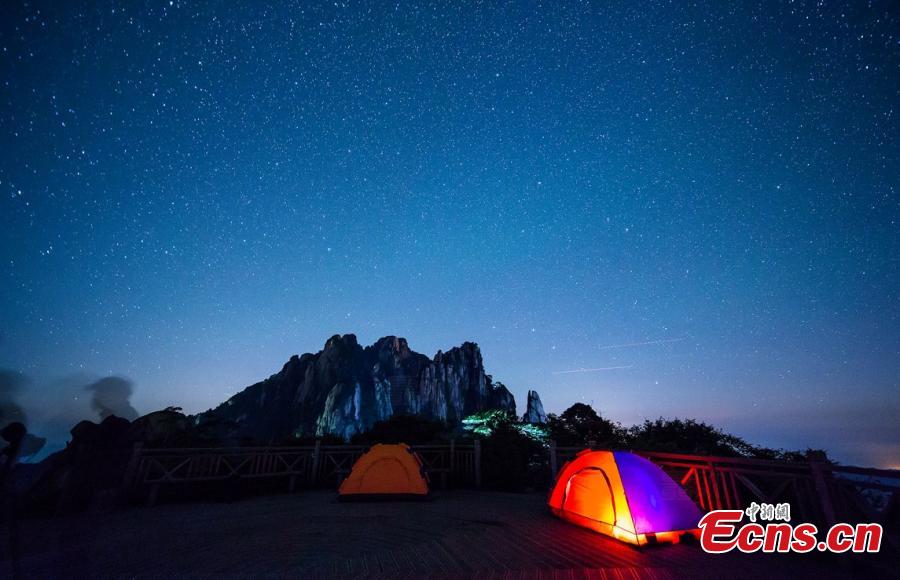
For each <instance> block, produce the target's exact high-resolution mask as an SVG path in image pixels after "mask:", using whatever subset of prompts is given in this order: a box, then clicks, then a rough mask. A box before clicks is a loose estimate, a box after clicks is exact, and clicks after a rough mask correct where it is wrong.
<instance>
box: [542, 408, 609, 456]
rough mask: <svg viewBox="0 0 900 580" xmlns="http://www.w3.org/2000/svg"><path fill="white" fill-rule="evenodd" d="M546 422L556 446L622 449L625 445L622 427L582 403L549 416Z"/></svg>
mask: <svg viewBox="0 0 900 580" xmlns="http://www.w3.org/2000/svg"><path fill="white" fill-rule="evenodd" d="M547 421H548V427H549V430H550V438H551V439H553V440H554V441H556V444H557V445H562V446H577V445H584V446H588V445H594V446H598V447H622V446H624V444H625V430H624V429H623V428H622V426H621V425H619V424H618V423H614V422H612V421H609V420H607V419H604V418H603V417H601V416H600V415H599V414H598V413H597V412H596V411H595V410H594V409H593V408H592V407H591V406H590V405H585V404H584V403H575V404H574V405H572V406H571V407H569V408H568V409H566V410H565V411H563V412H562V414H561V415H559V416H557V415H553V414H551V415H549V416H548V418H547Z"/></svg>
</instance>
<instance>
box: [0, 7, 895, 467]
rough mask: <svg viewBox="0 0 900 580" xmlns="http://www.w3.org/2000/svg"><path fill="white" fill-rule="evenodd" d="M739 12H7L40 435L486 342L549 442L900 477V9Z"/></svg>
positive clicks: (28, 392) (4, 166) (7, 129)
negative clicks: (354, 363) (331, 345)
mask: <svg viewBox="0 0 900 580" xmlns="http://www.w3.org/2000/svg"><path fill="white" fill-rule="evenodd" d="M735 4H736V3H723V2H699V3H689V2H623V3H616V4H615V5H612V6H609V5H607V3H596V4H592V3H568V2H563V3H557V2H550V3H544V4H540V3H533V2H510V3H506V4H496V5H495V4H493V3H480V2H479V3H473V2H447V3H437V4H431V3H429V4H426V3H405V2H400V3H385V2H371V3H360V2H348V3H344V2H337V3H327V4H321V5H320V4H312V3H305V2H303V3H283V4H269V3H263V2H249V3H234V2H184V1H175V2H170V1H168V0H166V1H162V2H160V1H147V2H134V3H128V2H126V3H119V2H110V3H105V2H104V3H85V2H44V1H39V2H29V3H20V2H16V1H10V2H3V3H2V5H0V79H2V85H0V103H2V107H0V223H2V228H0V268H2V270H0V367H3V368H7V369H12V370H15V371H18V372H21V373H24V374H25V375H26V376H27V378H28V380H29V381H30V384H29V385H28V386H27V388H25V389H24V390H23V394H22V404H23V405H24V406H25V408H26V410H27V412H28V414H29V417H31V419H32V420H33V421H34V425H33V427H34V430H35V431H38V432H41V431H42V430H43V432H45V433H47V432H49V431H50V430H52V425H54V424H57V425H62V424H63V423H65V422H66V421H68V419H70V418H71V416H72V415H78V414H83V416H85V417H88V416H92V415H91V413H92V411H91V409H90V407H89V404H88V400H87V399H88V397H87V396H86V395H85V393H84V390H83V388H81V387H77V388H76V386H77V385H84V384H87V383H90V382H91V381H94V380H97V379H98V378H100V377H103V376H107V375H118V376H122V377H126V378H127V379H129V380H130V381H132V382H133V383H134V396H133V398H132V404H133V405H134V407H135V408H136V409H138V410H139V411H141V412H148V411H151V410H155V409H159V408H163V407H166V406H168V405H180V406H182V407H184V408H185V410H186V411H190V412H196V411H201V410H205V409H207V408H209V407H211V406H213V405H215V404H217V403H219V402H221V401H223V400H224V399H225V398H227V397H228V396H230V395H231V394H233V393H235V392H236V391H237V390H239V389H241V388H243V387H244V386H246V385H249V384H251V383H253V382H255V381H257V380H260V379H262V378H265V377H267V376H269V375H270V374H271V373H273V372H276V371H277V370H279V369H280V368H281V365H282V364H283V363H284V362H285V361H286V360H287V359H288V358H289V357H290V355H292V354H295V353H302V352H307V351H313V352H314V351H316V350H318V349H320V348H321V347H322V345H323V344H324V342H325V340H326V339H327V338H328V337H329V336H331V335H332V334H335V333H345V332H353V333H355V334H357V336H358V337H359V340H360V342H361V343H363V344H369V343H371V342H373V341H374V340H376V339H377V338H379V337H381V336H383V335H388V334H396V335H401V336H405V337H407V338H408V339H409V341H410V346H411V347H412V348H413V349H415V350H417V351H419V352H422V353H425V354H427V355H429V356H430V355H433V354H434V352H435V351H436V350H437V349H439V348H443V349H447V348H449V347H452V346H454V345H458V344H460V343H461V342H463V341H464V340H472V341H475V342H478V343H479V344H480V346H481V347H482V350H483V353H484V356H485V361H486V365H487V368H488V371H489V372H491V373H492V374H493V375H494V377H495V379H499V380H501V381H503V382H504V383H506V384H507V385H508V386H509V388H510V389H511V390H512V392H513V393H514V394H515V395H516V399H517V402H518V404H519V407H520V412H521V409H522V407H523V406H524V403H525V393H526V391H527V389H529V388H534V389H537V390H538V391H539V392H540V394H541V396H542V398H543V400H544V405H545V407H546V408H547V410H548V411H550V412H560V411H562V410H563V409H565V408H566V407H568V406H569V405H570V404H571V403H574V402H576V401H583V402H588V403H591V404H592V405H594V407H595V408H597V409H598V410H599V411H600V412H601V413H602V414H603V415H604V416H607V417H610V418H612V419H615V420H619V421H622V422H625V423H627V424H630V423H633V422H637V421H640V420H642V419H643V418H645V417H647V418H655V417H658V416H660V415H663V416H669V417H674V416H678V417H694V418H698V419H703V420H706V421H709V422H712V423H714V424H715V425H717V426H720V427H722V428H723V429H725V430H727V431H729V432H733V433H735V434H737V435H740V436H743V437H746V438H747V439H749V440H750V441H752V442H754V443H758V444H763V445H769V446H774V447H787V448H805V447H807V446H813V447H824V448H826V449H828V450H829V451H830V452H831V453H832V455H833V456H834V457H835V458H837V459H838V460H841V461H845V462H849V463H855V464H867V465H879V466H894V467H900V421H898V420H897V417H898V416H900V320H898V318H900V294H898V288H900V268H898V256H900V235H898V219H900V198H898V193H897V187H898V182H900V180H898V177H900V169H898V168H900V148H898V139H897V135H898V122H897V115H898V111H897V108H898V103H900V97H898V95H900V35H898V32H900V14H898V10H897V4H896V3H895V2H877V1H875V2H845V3H839V2H783V3H776V2H760V3H741V5H739V6H738V5H735ZM571 371H576V372H571ZM63 409H64V410H63ZM70 426H71V423H68V424H66V426H65V429H67V428H68V427H70ZM65 429H63V432H64V431H65Z"/></svg>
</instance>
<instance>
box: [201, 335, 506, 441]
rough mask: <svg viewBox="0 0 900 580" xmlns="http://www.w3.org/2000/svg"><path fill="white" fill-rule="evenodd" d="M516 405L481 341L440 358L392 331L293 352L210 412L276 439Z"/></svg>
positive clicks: (248, 432)
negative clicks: (491, 369) (495, 377)
mask: <svg viewBox="0 0 900 580" xmlns="http://www.w3.org/2000/svg"><path fill="white" fill-rule="evenodd" d="M486 409H502V410H506V411H510V412H512V413H515V409H516V402H515V399H514V397H513V396H512V394H511V393H510V392H509V391H508V390H507V389H506V388H504V387H502V386H494V385H493V383H492V381H491V379H490V376H489V375H487V373H486V372H485V369H484V363H483V360H482V356H481V350H480V349H479V348H478V345H477V344H475V343H474V342H464V343H463V344H462V345H460V346H456V347H453V348H451V349H450V350H448V351H446V352H443V351H440V350H439V351H438V352H437V354H436V355H435V357H434V359H429V358H428V357H426V356H425V355H422V354H420V353H417V352H415V351H413V350H411V349H410V348H409V345H408V344H407V341H406V339H405V338H402V337H398V336H394V335H388V336H385V337H382V338H380V339H378V340H377V341H375V343H374V344H372V345H371V346H368V347H365V348H363V347H361V346H360V345H359V343H358V342H357V340H356V335H354V334H344V335H340V334H336V335H334V336H332V337H331V338H329V339H328V340H327V341H326V342H325V345H324V347H323V349H322V350H321V351H319V352H318V353H315V354H310V353H307V354H303V355H301V356H297V355H294V356H292V357H291V359H290V360H289V361H288V362H287V363H286V364H285V365H284V368H283V369H282V372H280V373H278V374H275V375H272V376H271V377H269V378H268V379H266V380H264V381H262V382H259V383H256V384H255V385H252V386H250V387H247V388H246V389H244V390H243V391H241V392H240V393H238V394H236V395H235V396H233V397H231V398H230V399H229V400H228V401H226V402H225V403H223V404H222V405H220V406H219V407H217V408H216V409H214V410H212V411H208V412H207V413H205V414H204V415H203V416H201V419H202V418H203V417H204V416H219V417H221V418H225V419H228V420H231V421H234V422H235V423H237V425H238V430H239V431H240V433H241V435H243V436H246V437H250V438H253V439H256V440H260V441H277V440H281V439H284V438H286V437H289V436H291V435H316V436H321V435H337V436H340V437H343V438H345V439H346V438H349V437H350V436H352V435H353V434H355V433H358V432H361V431H364V430H366V429H368V428H369V427H371V426H372V425H373V424H374V423H375V422H377V421H383V420H385V419H387V418H389V417H391V416H393V415H395V414H412V415H418V416H421V417H423V418H427V419H433V420H438V421H444V422H447V423H449V424H458V423H459V422H460V421H462V419H463V418H464V417H466V416H468V415H470V414H472V413H475V412H478V411H483V410H486Z"/></svg>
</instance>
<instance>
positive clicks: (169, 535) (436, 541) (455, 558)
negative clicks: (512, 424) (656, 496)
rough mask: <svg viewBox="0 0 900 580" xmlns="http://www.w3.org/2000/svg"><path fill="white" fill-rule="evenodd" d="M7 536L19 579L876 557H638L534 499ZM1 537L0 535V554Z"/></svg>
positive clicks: (714, 570) (162, 518)
mask: <svg viewBox="0 0 900 580" xmlns="http://www.w3.org/2000/svg"><path fill="white" fill-rule="evenodd" d="M19 527H20V531H19V534H18V535H19V539H20V544H21V546H22V548H21V553H22V557H21V559H20V561H21V564H22V569H23V575H24V577H25V578H54V577H139V578H151V577H153V578H155V577H166V578H171V577H174V576H178V577H192V578H193V577H217V578H218V577H250V576H252V577H260V576H263V577H283V576H290V577H302V578H310V577H330V578H344V577H381V578H420V577H438V578H444V577H446V578H465V577H477V578H683V577H692V578H696V577H728V578H729V579H733V578H773V577H785V578H804V577H810V576H815V577H818V578H820V579H821V578H831V577H835V578H837V577H847V575H848V573H849V574H853V575H856V574H861V575H866V576H869V577H872V576H873V575H876V576H877V575H879V574H878V573H877V570H885V569H888V568H885V564H884V562H883V556H877V557H870V558H869V559H868V561H867V560H866V559H865V558H854V559H853V560H854V563H853V564H849V562H850V560H851V558H850V557H845V556H835V555H830V556H823V555H821V554H812V555H808V556H798V555H789V556H785V555H764V554H756V555H744V554H729V555H724V556H711V555H708V554H705V553H704V552H703V551H702V550H701V549H700V548H699V547H698V546H696V545H688V544H682V545H675V546H658V547H651V548H646V549H643V550H638V549H636V548H632V547H630V546H627V545H624V544H621V543H619V542H617V541H615V540H612V539H608V538H606V537H604V536H600V535H597V534H594V533H592V532H588V531H586V530H582V529H581V528H577V527H574V526H571V525H569V524H566V523H564V522H562V521H559V520H557V519H556V518H554V517H552V516H551V515H549V513H548V512H547V511H546V509H545V507H544V498H543V496H542V495H539V494H503V493H491V492H476V491H455V492H444V493H439V494H437V495H436V496H435V497H433V498H431V499H430V500H427V501H422V502H377V503H350V504H348V503H338V502H337V501H336V497H335V494H334V492H325V491H314V492H302V493H298V494H292V495H280V496H271V497H263V498H255V499H247V500H243V501H238V502H234V503H199V504H198V503H193V504H167V505H160V506H156V507H152V508H131V509H127V510H121V511H110V512H107V513H97V512H94V513H89V514H82V515H78V516H71V517H64V518H56V519H45V520H26V521H24V522H21V523H20V526H19ZM7 533H8V532H7V529H6V528H3V529H2V530H0V536H2V541H3V544H4V546H3V547H4V548H6V547H7V546H8V545H9V538H8V536H7ZM842 561H843V562H842ZM10 564H11V563H10V561H9V556H8V551H7V550H6V549H4V550H3V556H2V559H0V577H9V575H10V570H11V567H10ZM871 564H874V565H876V566H877V568H874V569H873V568H870V567H869V566H870V565H871ZM848 566H849V567H848Z"/></svg>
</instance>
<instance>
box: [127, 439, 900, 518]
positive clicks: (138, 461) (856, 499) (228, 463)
mask: <svg viewBox="0 0 900 580" xmlns="http://www.w3.org/2000/svg"><path fill="white" fill-rule="evenodd" d="M411 447H412V449H413V451H415V452H417V453H418V454H419V457H421V459H422V463H423V466H424V470H425V472H426V473H427V474H428V476H429V479H430V480H431V484H432V486H434V487H440V488H446V487H476V488H477V487H481V467H482V466H481V443H480V441H478V440H476V441H475V442H474V443H466V444H457V443H456V442H455V441H451V442H450V443H445V444H436V445H413V446H411ZM367 449H368V447H367V446H363V445H323V444H321V442H317V443H316V445H314V446H306V447H233V448H180V449H149V448H142V447H140V446H138V447H136V448H135V450H134V454H133V455H132V458H131V461H130V462H129V465H128V469H127V473H126V475H125V482H126V487H127V490H128V492H129V493H131V494H132V495H139V496H143V497H145V498H147V499H148V500H149V501H150V502H151V503H152V502H154V501H155V500H156V497H157V494H158V493H159V491H160V489H161V487H163V486H169V485H172V484H190V483H194V484H196V483H202V482H216V481H219V482H228V481H241V480H253V479H278V478H281V479H284V480H285V481H286V483H287V488H288V489H289V490H290V491H293V490H295V489H296V488H297V487H310V488H314V487H327V488H331V489H334V488H336V487H337V486H338V485H340V482H341V481H343V479H344V478H345V477H346V476H347V475H348V474H349V473H350V469H351V468H352V466H353V463H354V462H355V461H356V460H357V459H358V458H359V456H360V455H362V454H363V453H365V451H366V450H367ZM582 449H583V448H582V447H557V446H556V445H555V444H553V443H552V442H551V443H550V444H549V446H548V447H547V450H548V454H547V463H548V467H549V469H550V471H551V473H552V475H553V476H554V477H555V475H556V473H557V472H558V470H559V469H560V468H561V467H562V465H563V464H564V463H565V462H566V461H568V460H570V459H571V458H572V457H574V456H575V454H576V453H578V452H579V451H581V450H582ZM636 453H638V454H640V455H642V456H643V457H646V458H647V459H649V460H651V461H653V462H654V463H656V464H657V465H659V466H660V467H661V468H662V469H663V470H665V471H666V472H667V473H668V474H669V475H670V476H671V477H672V478H673V479H674V480H675V481H677V482H679V483H680V484H681V485H682V486H683V487H684V489H685V490H686V491H687V493H688V495H690V496H691V497H692V498H693V499H694V501H696V502H697V504H698V505H699V506H700V507H701V508H702V509H703V510H713V509H743V508H746V507H747V506H748V505H749V504H750V502H757V503H770V504H777V503H784V502H787V503H789V504H790V505H791V515H792V518H796V519H797V520H801V521H809V522H815V523H820V524H826V525H830V524H833V523H835V522H837V521H862V520H873V519H877V517H879V515H880V513H882V512H884V510H885V508H886V506H887V505H888V503H889V502H892V501H896V497H897V496H896V495H895V494H896V493H897V491H898V490H900V472H898V471H891V470H883V469H865V468H859V467H848V466H839V465H832V464H830V463H826V462H823V461H806V462H803V461H799V462H789V461H767V460H760V459H744V458H734V457H711V456H701V455H683V454H674V453H655V452H636Z"/></svg>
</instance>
